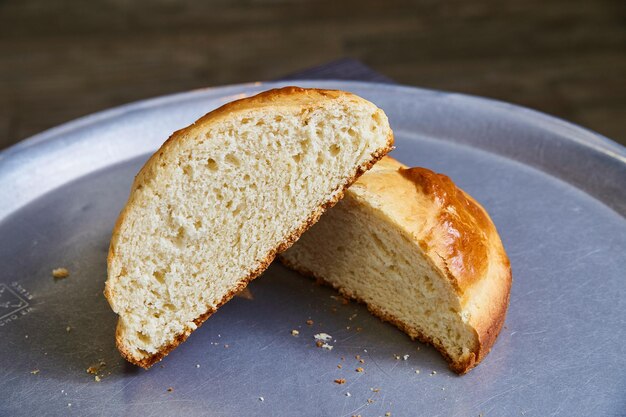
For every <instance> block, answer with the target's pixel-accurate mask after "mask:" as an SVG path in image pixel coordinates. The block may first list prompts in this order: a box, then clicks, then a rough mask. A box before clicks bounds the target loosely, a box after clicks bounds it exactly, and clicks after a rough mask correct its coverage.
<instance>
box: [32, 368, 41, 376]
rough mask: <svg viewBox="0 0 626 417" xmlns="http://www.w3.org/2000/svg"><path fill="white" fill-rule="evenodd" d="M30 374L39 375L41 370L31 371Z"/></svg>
mask: <svg viewBox="0 0 626 417" xmlns="http://www.w3.org/2000/svg"><path fill="white" fill-rule="evenodd" d="M30 373H31V374H33V375H37V374H38V373H39V369H33V370H32V371H30Z"/></svg>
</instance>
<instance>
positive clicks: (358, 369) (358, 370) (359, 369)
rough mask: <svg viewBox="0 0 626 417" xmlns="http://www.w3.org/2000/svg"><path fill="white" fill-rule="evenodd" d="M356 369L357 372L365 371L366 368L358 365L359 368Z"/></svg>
mask: <svg viewBox="0 0 626 417" xmlns="http://www.w3.org/2000/svg"><path fill="white" fill-rule="evenodd" d="M355 371H357V372H363V371H364V369H363V368H361V367H358V368H356V369H355Z"/></svg>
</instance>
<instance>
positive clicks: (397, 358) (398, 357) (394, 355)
mask: <svg viewBox="0 0 626 417" xmlns="http://www.w3.org/2000/svg"><path fill="white" fill-rule="evenodd" d="M393 357H394V358H395V360H397V361H399V360H400V355H396V354H395V353H394V354H393Z"/></svg>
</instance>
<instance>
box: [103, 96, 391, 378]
mask: <svg viewBox="0 0 626 417" xmlns="http://www.w3.org/2000/svg"><path fill="white" fill-rule="evenodd" d="M319 97H328V98H338V97H344V98H347V99H348V100H354V101H357V102H359V103H362V102H363V101H364V100H363V99H361V98H360V97H357V96H355V95H353V94H350V93H346V92H343V91H336V90H318V89H303V88H299V87H284V88H280V89H274V90H269V91H266V92H263V93H260V94H258V95H256V96H253V97H251V98H246V99H241V100H237V101H233V102H230V103H228V104H225V105H224V106H222V107H220V108H218V109H216V110H214V111H212V112H210V113H208V114H207V115H205V116H203V117H201V118H200V119H198V120H197V121H196V122H195V123H193V124H192V125H190V126H188V127H186V128H184V129H181V130H178V131H176V132H174V133H173V134H172V135H171V136H170V137H169V138H168V140H167V141H166V142H165V143H164V144H163V145H162V146H161V148H160V149H159V150H158V151H157V152H155V153H154V154H153V155H152V156H151V157H150V158H149V159H148V161H147V162H146V164H145V165H144V167H143V168H142V169H141V171H140V172H139V173H138V174H137V176H136V177H135V180H134V182H133V185H132V187H131V193H130V197H129V201H128V202H127V204H126V206H125V207H124V209H123V210H122V212H121V213H120V215H119V217H118V219H117V222H116V224H115V226H114V228H113V234H112V238H111V244H110V246H109V253H108V256H107V266H108V269H109V271H110V270H111V269H112V267H111V265H112V263H113V262H114V260H115V257H116V253H115V247H116V246H117V241H118V239H119V236H120V233H121V227H122V225H123V224H124V222H125V219H126V216H127V213H128V211H129V207H132V205H133V203H134V192H135V190H137V189H138V188H140V187H142V186H143V184H144V182H145V181H146V180H147V178H149V177H151V176H152V175H153V170H155V169H156V168H157V167H158V166H159V164H160V162H161V160H162V159H163V156H164V153H166V152H168V150H169V149H170V148H171V147H173V146H176V145H177V142H178V141H179V140H184V139H185V138H188V137H190V136H193V135H194V134H195V133H196V131H197V130H199V129H201V128H202V127H204V126H206V125H207V124H210V123H214V122H215V121H217V120H218V119H220V118H222V117H227V116H229V115H231V114H232V113H233V112H240V111H245V110H248V109H254V108H257V107H261V106H266V105H267V104H270V103H276V102H278V101H280V105H281V106H282V105H292V104H297V105H301V106H304V107H305V108H306V107H307V106H309V107H311V106H312V107H314V104H315V103H316V100H318V99H319ZM393 140H394V138H393V132H391V131H390V132H389V135H388V136H387V141H386V144H385V146H384V147H382V148H380V149H379V150H378V151H376V152H374V153H373V154H371V156H370V159H369V161H367V162H365V163H363V164H362V165H361V166H359V167H357V169H356V172H355V174H354V175H353V176H352V177H351V178H348V179H347V180H346V181H345V182H344V184H342V185H340V186H339V187H338V189H337V191H338V192H336V193H333V195H334V197H332V198H331V199H330V200H328V201H326V202H325V203H323V204H321V205H320V206H319V207H318V208H317V209H316V210H315V211H314V212H313V213H312V214H311V216H310V217H309V218H308V219H307V220H306V221H304V222H303V223H302V224H301V225H300V226H299V227H298V228H297V229H296V230H294V231H293V232H292V233H291V235H289V236H287V237H286V238H285V239H284V240H283V241H282V242H281V243H280V244H279V245H277V246H276V247H275V248H273V249H272V250H270V251H269V252H268V254H267V255H266V257H265V259H264V260H263V261H262V262H261V263H260V264H259V266H258V267H257V268H256V269H255V270H254V271H251V272H250V273H249V274H248V275H247V276H245V277H242V278H241V279H240V280H239V281H238V282H237V284H236V285H235V286H234V287H233V288H232V289H231V290H230V291H229V292H228V293H227V294H226V295H225V296H224V297H223V298H222V300H221V301H220V302H219V303H218V304H217V306H216V307H215V308H212V309H209V310H208V311H206V312H205V313H203V314H201V315H200V316H199V317H197V318H196V319H194V320H193V322H194V323H195V325H196V326H197V327H199V326H200V325H202V323H204V321H206V319H208V318H209V317H210V316H211V315H212V314H213V313H214V312H215V311H217V309H218V308H219V307H221V306H222V305H223V304H225V303H226V302H228V301H229V300H230V299H231V298H232V297H233V296H234V295H235V294H237V293H238V292H240V291H241V290H242V289H244V288H245V287H246V286H247V285H248V283H249V282H250V281H252V280H253V279H255V278H257V277H258V276H259V275H260V274H261V273H262V272H263V271H265V270H266V269H267V267H268V266H269V265H270V263H271V262H272V261H273V260H274V258H275V257H276V255H277V254H278V253H280V252H282V251H284V250H286V249H287V248H289V247H290V246H291V245H292V244H293V243H294V242H295V241H296V240H298V238H299V237H300V235H301V234H302V233H303V232H304V231H305V230H307V229H308V228H309V227H311V226H312V225H313V224H315V223H316V222H317V220H318V219H319V217H320V216H321V215H322V213H324V211H325V210H327V209H328V208H329V207H332V206H333V205H334V204H335V203H336V202H337V201H339V200H340V199H341V198H342V197H343V193H344V191H345V189H346V188H348V187H349V186H350V185H351V184H352V183H353V182H354V181H356V180H357V179H358V178H359V177H360V176H361V175H362V174H363V173H364V172H365V171H367V170H368V169H370V168H371V167H372V166H373V165H374V164H375V163H376V162H377V161H378V160H380V159H381V158H382V157H383V156H385V155H386V154H387V153H388V152H390V151H391V150H392V149H393ZM104 295H105V297H106V298H107V300H108V301H109V303H110V304H111V305H113V299H114V298H115V293H114V289H113V287H112V286H111V284H110V282H109V280H107V282H106V284H105V290H104ZM194 330H195V329H194ZM192 332H193V330H192V329H186V330H185V331H184V332H183V333H180V334H178V335H177V336H176V337H175V339H174V340H173V341H172V342H171V343H169V344H168V345H166V346H163V347H162V348H161V349H159V351H158V352H156V353H154V354H152V355H150V356H147V357H143V358H137V357H136V356H134V355H133V354H132V352H131V349H129V348H128V347H127V346H125V344H124V341H123V337H122V330H121V327H120V321H119V320H118V325H117V329H116V345H117V348H118V350H119V351H120V353H121V355H122V356H123V357H124V358H125V359H126V360H127V361H129V362H131V363H133V364H135V365H138V366H141V367H143V368H146V369H147V368H149V367H151V366H152V365H154V363H156V362H158V361H160V360H162V359H163V358H164V357H165V356H167V354H168V353H169V352H171V351H172V350H173V349H174V348H176V347H177V346H178V345H179V344H181V343H182V342H184V341H185V340H186V339H187V337H189V335H190V334H191V333H192Z"/></svg>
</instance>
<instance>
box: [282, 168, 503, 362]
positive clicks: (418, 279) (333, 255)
mask: <svg viewBox="0 0 626 417" xmlns="http://www.w3.org/2000/svg"><path fill="white" fill-rule="evenodd" d="M385 159H390V158H384V159H383V161H381V163H380V164H378V165H377V166H376V167H374V169H372V171H370V172H368V173H366V174H365V175H364V176H363V177H362V178H361V179H360V180H359V181H358V182H357V183H356V184H355V185H354V186H353V187H351V188H350V189H349V190H348V191H347V192H346V195H345V197H344V198H343V199H342V200H341V201H340V202H339V203H338V204H337V205H336V206H335V207H333V209H332V210H329V211H328V212H327V213H326V214H325V215H324V216H323V217H322V218H321V219H320V221H319V222H318V223H317V224H316V225H314V226H313V227H312V228H311V229H310V230H309V231H308V232H307V233H306V234H304V235H303V236H302V238H301V239H300V240H299V241H298V242H297V243H296V244H295V245H294V246H293V247H291V248H290V249H289V250H287V251H286V252H284V253H283V254H281V255H280V259H281V261H282V262H283V263H284V264H285V265H287V266H288V267H290V268H292V269H295V270H297V271H298V272H300V273H303V274H305V275H310V276H313V277H315V278H316V279H318V280H319V281H320V282H323V283H326V284H329V285H331V286H333V287H335V288H336V289H338V290H339V291H340V292H341V293H343V294H344V295H346V296H349V297H351V298H354V299H356V300H358V301H361V302H363V303H365V304H366V305H367V306H368V309H369V310H370V311H372V313H373V314H375V315H377V316H378V317H380V318H382V319H383V320H385V321H389V322H391V323H393V324H395V325H396V326H397V327H399V328H400V329H401V330H403V331H404V332H405V333H407V334H408V335H409V336H410V337H411V338H415V339H419V340H421V341H423V342H427V343H431V344H433V345H434V346H435V347H436V348H437V349H438V350H439V351H440V352H441V353H442V354H443V355H444V356H445V357H446V359H447V360H448V361H449V362H450V367H451V368H452V369H453V370H454V371H456V372H458V373H464V372H467V371H468V370H469V369H471V368H472V367H473V366H475V365H476V364H477V363H478V362H479V361H480V359H482V357H483V356H484V354H486V352H488V351H489V349H490V347H491V344H492V343H493V340H494V339H495V336H496V335H497V333H498V332H499V330H500V327H501V325H502V323H503V321H504V313H505V311H506V305H504V306H503V309H504V310H503V311H498V310H497V311H496V314H495V315H494V316H493V317H488V318H487V320H491V322H489V323H488V325H483V324H482V323H481V324H480V325H477V324H476V322H475V320H472V318H471V314H473V312H474V311H475V310H480V309H483V310H485V311H486V310H489V308H490V306H489V305H488V303H491V302H492V300H483V299H481V297H482V294H479V295H476V294H477V293H480V292H485V291H491V290H490V289H488V290H485V288H486V287H489V286H493V285H500V284H494V281H503V282H504V281H505V280H507V279H508V280H509V282H508V283H507V285H503V287H502V288H503V290H502V291H506V294H503V297H504V298H505V299H506V300H507V303H508V291H509V286H510V270H508V275H506V274H499V273H496V272H494V273H492V274H488V275H486V276H482V277H481V278H480V279H478V280H476V283H475V284H474V286H473V287H470V288H468V289H467V291H466V293H465V294H459V293H458V288H455V285H454V282H453V281H452V280H451V279H450V278H449V277H448V276H447V274H448V273H449V271H445V270H442V269H441V268H439V267H438V265H439V264H441V262H438V261H439V260H437V262H434V261H433V259H431V254H429V253H428V251H427V248H424V247H422V246H425V245H423V244H420V242H418V241H415V239H414V236H415V233H417V231H416V230H413V231H412V232H413V233H407V230H406V228H404V227H402V226H401V225H399V224H397V223H396V222H394V221H392V220H391V219H390V218H389V217H388V216H387V215H388V212H389V205H388V204H386V203H385V202H383V201H382V200H381V199H379V198H378V196H377V195H372V194H371V193H368V192H366V191H364V188H361V185H362V184H365V183H367V182H368V180H369V179H371V178H372V177H373V176H375V175H379V173H380V172H381V169H380V168H377V167H378V166H381V167H382V166H384V164H385V162H384V161H385ZM389 186H390V187H391V186H392V185H389ZM413 197H414V198H415V196H413ZM402 198H411V195H403V196H402ZM396 203H397V204H399V205H403V204H405V203H403V202H402V201H401V200H397V202H396ZM426 212H427V210H425V211H424V213H422V216H423V215H424V214H425V213H426ZM426 217H428V216H426ZM409 221H410V220H409ZM422 221H423V222H424V224H427V223H429V222H428V220H423V219H422ZM494 230H495V229H494ZM498 242H499V239H498ZM422 243H423V242H422ZM435 256H436V255H435ZM506 266H507V267H508V261H507V264H506ZM498 295H500V294H498ZM481 320H483V319H482V318H481ZM479 327H482V328H485V327H486V328H487V330H486V331H487V332H492V333H491V334H487V335H481V334H480V332H479V331H477V330H480V329H479ZM494 332H495V334H493V333H494ZM481 337H482V340H481ZM398 358H399V357H398Z"/></svg>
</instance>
